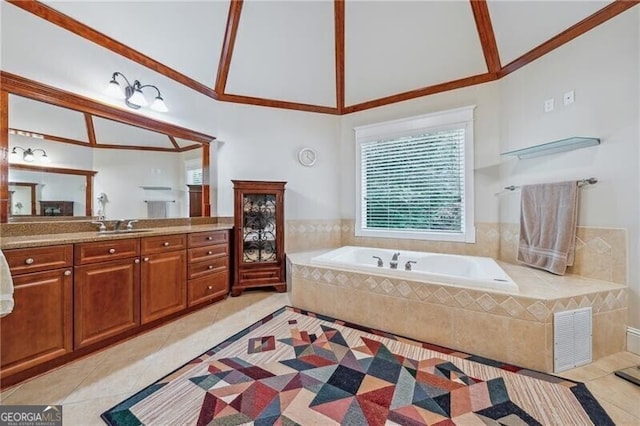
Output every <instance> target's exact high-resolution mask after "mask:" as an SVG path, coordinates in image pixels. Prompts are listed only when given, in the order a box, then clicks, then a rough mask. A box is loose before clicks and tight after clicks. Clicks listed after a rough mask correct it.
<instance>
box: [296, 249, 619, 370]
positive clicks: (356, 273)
mask: <svg viewBox="0 0 640 426" xmlns="http://www.w3.org/2000/svg"><path fill="white" fill-rule="evenodd" d="M394 253H400V254H399V255H398V270H392V269H391V268H390V267H389V264H390V261H391V259H392V257H393V254H394ZM370 256H378V257H380V258H381V259H382V263H383V266H382V267H378V266H377V259H375V258H372V257H370ZM478 259H479V260H478ZM409 260H415V261H416V262H417V263H416V264H411V265H412V269H414V270H412V271H405V270H404V265H405V263H406V262H407V261H409ZM476 261H477V263H476ZM421 262H422V264H423V266H425V269H426V265H429V266H432V267H433V268H435V269H433V268H432V269H431V271H430V272H428V273H425V272H423V271H422V268H421V267H418V266H417V265H418V264H419V263H421ZM488 264H489V265H492V264H496V262H495V261H494V260H493V259H487V258H482V257H470V256H458V255H449V254H436V253H422V252H412V251H408V250H386V249H377V248H373V249H372V248H366V247H342V248H339V249H332V250H323V251H315V252H299V253H287V283H288V289H289V291H290V300H291V303H292V305H293V306H295V307H297V308H300V309H305V310H309V311H312V312H316V313H318V314H323V315H327V316H330V317H333V318H339V319H341V320H344V321H349V322H352V323H355V324H361V325H363V326H367V327H370V328H374V329H379V330H385V331H388V332H391V333H395V334H397V335H401V336H405V337H409V338H413V339H417V340H419V341H424V342H430V343H433V344H436V345H441V346H444V347H447V348H452V349H455V350H460V351H463V352H467V353H473V354H476V355H480V356H484V357H487V358H492V359H496V360H499V361H503V362H507V363H510V364H513V365H519V366H522V367H526V368H531V369H534V370H541V371H546V372H553V369H554V351H553V348H554V331H553V330H554V327H553V324H554V323H553V321H554V314H555V313H558V312H564V311H567V310H572V309H577V308H584V307H591V308H592V312H593V316H592V324H593V330H592V336H593V347H592V353H593V359H594V360H597V359H598V358H601V357H604V356H607V355H611V354H613V353H616V352H619V351H622V350H624V347H625V336H626V321H627V288H626V286H625V285H622V284H616V283H611V282H606V281H598V280H592V279H586V278H582V277H578V276H571V275H567V276H557V275H553V274H550V273H547V272H544V271H540V270H537V269H533V268H527V267H524V266H518V265H513V264H509V263H504V262H499V264H496V266H497V267H498V268H499V269H495V268H493V267H486V265H488ZM478 265H482V266H484V268H483V267H481V266H478ZM478 270H484V271H485V272H478ZM462 271H464V272H462ZM501 271H502V272H501ZM443 272H446V274H445V273H443ZM483 273H487V275H485V278H487V277H488V278H490V279H486V280H483V279H480V278H478V275H479V276H482V274H483ZM473 274H476V276H475V278H470V277H469V276H470V275H471V276H473ZM500 274H504V275H506V277H510V278H508V281H511V282H513V281H515V283H514V284H516V283H517V285H516V287H517V288H518V291H516V292H511V291H508V290H505V289H504V287H503V289H496V288H495V287H494V285H495V282H494V280H493V279H494V278H500V279H503V278H502V275H500ZM511 278H513V280H512V279H511ZM504 279H507V278H504ZM471 281H475V284H474V286H473V287H472V286H471V285H470V282H471ZM483 281H489V282H490V285H489V284H488V283H487V284H488V285H489V286H485V287H480V286H478V285H477V284H478V282H483ZM508 281H507V282H508ZM497 283H499V284H500V285H503V284H504V282H502V281H498V282H497Z"/></svg>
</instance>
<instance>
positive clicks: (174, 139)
mask: <svg viewBox="0 0 640 426" xmlns="http://www.w3.org/2000/svg"><path fill="white" fill-rule="evenodd" d="M167 136H169V141H171V145H173V147H174V148H175V149H176V150H177V151H180V145H178V142H176V138H174V137H173V136H171V135H167Z"/></svg>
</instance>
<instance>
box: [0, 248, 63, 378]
mask: <svg viewBox="0 0 640 426" xmlns="http://www.w3.org/2000/svg"><path fill="white" fill-rule="evenodd" d="M4 254H5V256H6V258H7V262H8V264H9V269H10V271H11V274H12V278H13V284H14V294H13V298H14V308H13V312H11V314H9V315H7V316H6V317H4V318H0V330H2V332H1V333H0V368H1V370H0V378H2V379H4V378H5V377H7V376H11V375H13V374H16V373H19V372H21V371H24V370H27V369H29V368H32V367H35V366H37V365H40V364H43V363H45V362H47V361H50V360H53V359H55V358H58V357H60V356H62V355H65V354H67V353H70V352H71V351H72V349H73V345H72V330H73V324H72V323H73V315H72V294H73V288H72V287H73V272H72V266H73V263H72V260H73V256H72V254H73V246H71V245H58V246H49V247H38V248H30V249H14V250H6V251H4Z"/></svg>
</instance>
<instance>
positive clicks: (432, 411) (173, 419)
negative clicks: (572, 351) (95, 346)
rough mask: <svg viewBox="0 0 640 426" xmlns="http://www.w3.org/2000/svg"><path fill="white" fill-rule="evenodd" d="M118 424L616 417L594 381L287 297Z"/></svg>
mask: <svg viewBox="0 0 640 426" xmlns="http://www.w3.org/2000/svg"><path fill="white" fill-rule="evenodd" d="M102 418H103V420H104V421H106V422H107V424H110V425H139V424H144V425H178V424H180V425H183V424H193V425H240V424H255V425H296V424H300V425H330V424H345V425H385V424H392V425H393V424H398V425H424V424H429V425H452V424H456V425H482V426H486V425H513V426H516V425H588V424H595V425H613V422H612V421H611V419H610V418H609V416H608V415H607V414H606V412H605V411H604V410H603V409H602V407H601V406H600V404H599V403H598V402H597V401H596V400H595V399H594V397H593V396H592V395H591V394H590V393H589V391H588V390H587V389H586V387H585V386H584V384H582V383H576V382H573V381H570V380H566V379H562V378H559V377H555V376H552V375H548V374H544V373H540V372H535V371H531V370H527V369H521V368H518V367H514V366H511V365H506V364H502V363H499V362H496V361H493V360H489V359H486V358H482V357H478V356H474V355H469V354H464V353H460V352H456V351H453V350H451V349H447V348H443V347H440V346H435V345H431V344H428V343H421V342H416V341H413V340H410V339H406V338H402V337H398V336H395V335H392V334H388V333H385V332H381V331H377V330H372V329H368V328H365V327H361V326H358V325H355V324H350V323H346V322H344V321H340V320H335V319H333V318H329V317H326V316H324V315H319V314H314V313H311V312H307V311H302V310H299V309H295V308H291V307H285V308H282V309H280V310H278V311H276V312H274V313H273V314H271V315H269V316H267V317H266V318H264V319H262V320H261V321H258V322H257V323H255V324H254V325H252V326H251V327H248V328H247V329H245V330H243V331H241V332H240V333H238V334H236V335H234V336H233V337H231V338H229V339H227V340H226V341H224V342H223V343H221V344H219V345H217V346H215V347H214V348H212V349H210V350H209V351H207V352H206V353H204V354H202V355H201V356H199V357H198V358H196V359H194V360H192V361H191V362H189V363H188V364H185V365H184V366H182V367H180V368H178V369H177V370H175V371H174V372H173V373H171V374H169V375H167V376H166V377H164V378H162V379H160V380H159V381H157V382H156V383H154V384H152V385H150V386H149V387H147V388H146V389H144V390H142V391H140V392H138V393H137V394H135V395H133V396H132V397H130V398H128V399H126V400H125V401H123V402H121V403H120V404H118V405H116V406H115V407H113V408H111V409H110V410H108V411H106V412H105V413H103V414H102Z"/></svg>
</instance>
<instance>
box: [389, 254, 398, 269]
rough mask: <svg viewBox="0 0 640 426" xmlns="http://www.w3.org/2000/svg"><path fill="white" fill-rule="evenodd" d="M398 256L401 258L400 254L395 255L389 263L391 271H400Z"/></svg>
mask: <svg viewBox="0 0 640 426" xmlns="http://www.w3.org/2000/svg"><path fill="white" fill-rule="evenodd" d="M398 256H400V253H393V257H392V258H391V261H390V262H389V267H390V268H391V269H398Z"/></svg>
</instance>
